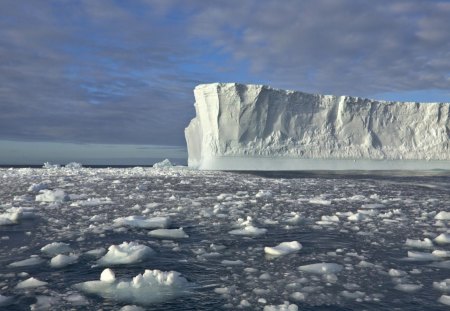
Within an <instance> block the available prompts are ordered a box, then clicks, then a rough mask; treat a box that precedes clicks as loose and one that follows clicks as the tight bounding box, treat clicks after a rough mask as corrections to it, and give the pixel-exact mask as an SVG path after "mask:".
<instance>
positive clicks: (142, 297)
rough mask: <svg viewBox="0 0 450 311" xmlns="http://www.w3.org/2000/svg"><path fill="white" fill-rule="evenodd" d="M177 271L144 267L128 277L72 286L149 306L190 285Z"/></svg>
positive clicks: (180, 293) (170, 296)
mask: <svg viewBox="0 0 450 311" xmlns="http://www.w3.org/2000/svg"><path fill="white" fill-rule="evenodd" d="M191 286H192V285H191V283H189V282H188V281H187V280H186V279H185V278H184V277H183V276H181V274H180V273H179V272H176V271H168V272H165V271H160V270H145V272H144V274H138V275H137V276H135V277H134V278H133V279H132V280H122V281H120V280H114V281H113V282H111V281H110V280H107V281H102V280H99V281H88V282H83V283H79V284H76V285H75V287H76V288H77V289H79V290H81V291H84V292H85V293H89V294H95V295H98V296H100V297H103V298H107V299H112V300H116V301H120V302H124V303H133V304H139V305H144V306H146V305H151V304H154V303H160V302H165V301H168V300H171V299H173V298H175V297H178V296H180V295H183V294H186V293H187V292H188V290H189V288H190V287H191Z"/></svg>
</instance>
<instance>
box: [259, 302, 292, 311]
mask: <svg viewBox="0 0 450 311" xmlns="http://www.w3.org/2000/svg"><path fill="white" fill-rule="evenodd" d="M297 310H298V306H297V305H295V304H289V302H285V303H284V304H282V305H268V306H264V311H297Z"/></svg>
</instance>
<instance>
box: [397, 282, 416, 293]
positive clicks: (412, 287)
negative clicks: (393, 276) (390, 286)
mask: <svg viewBox="0 0 450 311" xmlns="http://www.w3.org/2000/svg"><path fill="white" fill-rule="evenodd" d="M422 287H423V285H422V284H406V283H403V284H402V283H401V284H397V285H396V286H395V287H394V288H395V289H396V290H399V291H402V292H405V293H414V292H417V291H418V290H419V289H421V288H422Z"/></svg>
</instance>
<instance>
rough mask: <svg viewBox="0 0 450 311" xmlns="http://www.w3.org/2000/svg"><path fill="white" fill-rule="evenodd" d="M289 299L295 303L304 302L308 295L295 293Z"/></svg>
mask: <svg viewBox="0 0 450 311" xmlns="http://www.w3.org/2000/svg"><path fill="white" fill-rule="evenodd" d="M289 297H290V298H291V299H293V300H295V301H304V300H305V299H306V295H305V294H304V293H302V292H294V293H292V294H291V295H290V296H289Z"/></svg>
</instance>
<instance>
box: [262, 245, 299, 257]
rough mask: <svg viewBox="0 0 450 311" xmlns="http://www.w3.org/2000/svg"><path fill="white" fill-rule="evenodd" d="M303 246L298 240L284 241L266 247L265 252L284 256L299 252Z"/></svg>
mask: <svg viewBox="0 0 450 311" xmlns="http://www.w3.org/2000/svg"><path fill="white" fill-rule="evenodd" d="M301 248H302V245H301V244H300V243H298V242H297V241H292V242H282V243H280V244H278V245H277V246H274V247H268V246H266V247H264V252H265V253H266V254H268V255H272V256H283V255H287V254H291V253H295V252H298V251H299V250H300V249H301Z"/></svg>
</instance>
